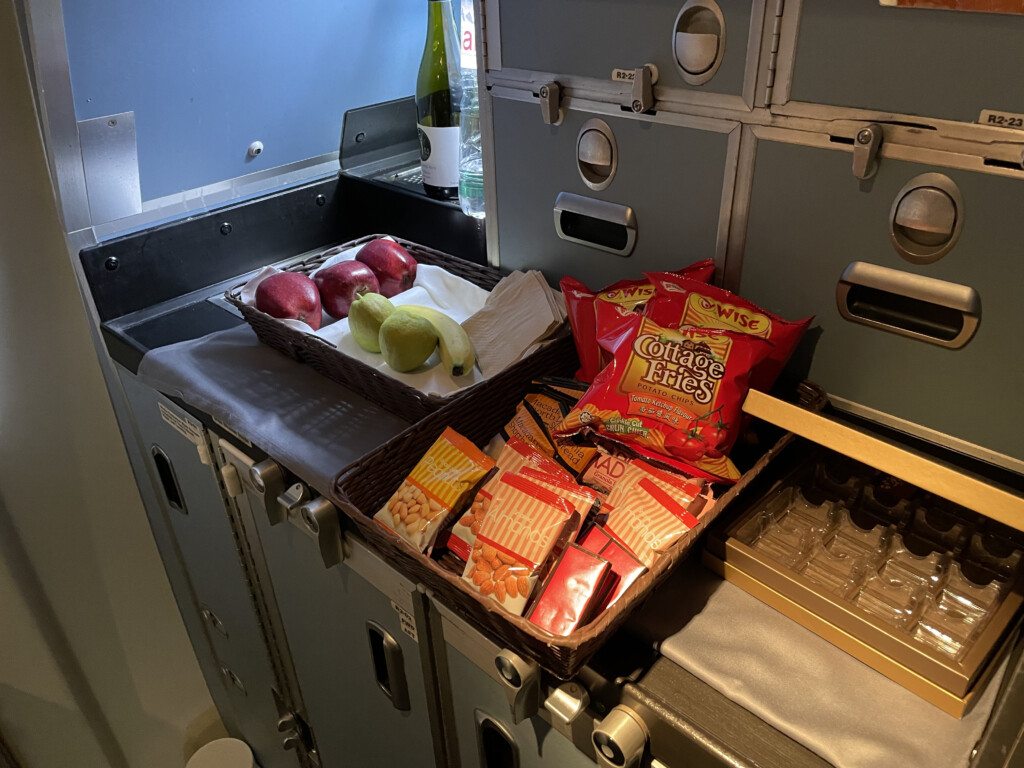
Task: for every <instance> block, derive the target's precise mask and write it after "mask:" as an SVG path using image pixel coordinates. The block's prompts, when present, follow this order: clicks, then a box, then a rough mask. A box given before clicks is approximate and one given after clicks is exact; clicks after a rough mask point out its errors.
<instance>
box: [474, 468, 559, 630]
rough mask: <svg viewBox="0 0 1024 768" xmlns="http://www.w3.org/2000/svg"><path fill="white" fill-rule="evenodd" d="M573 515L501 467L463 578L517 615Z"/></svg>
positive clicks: (549, 495)
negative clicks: (503, 471) (503, 472)
mask: <svg viewBox="0 0 1024 768" xmlns="http://www.w3.org/2000/svg"><path fill="white" fill-rule="evenodd" d="M578 520H579V516H578V515H577V513H575V512H573V510H572V507H571V505H570V504H569V503H568V502H567V501H565V500H564V499H562V498H560V497H559V496H557V495H556V494H555V493H553V492H552V491H549V490H548V489H547V488H542V487H541V486H540V485H538V484H537V483H534V482H532V481H531V480H529V479H527V478H524V477H520V476H519V475H514V474H511V473H505V474H504V475H502V476H501V479H500V480H499V481H498V485H497V487H496V488H495V490H494V496H493V497H492V499H491V507H490V510H489V511H488V513H487V517H486V518H484V521H483V525H482V526H481V528H480V533H479V535H478V536H477V539H476V543H475V545H474V546H473V549H472V551H471V552H470V556H469V560H468V561H467V563H466V568H465V570H464V571H463V573H462V578H463V579H465V580H466V581H467V582H468V583H469V584H471V585H472V587H473V588H474V589H475V590H477V591H478V592H479V593H480V594H482V595H485V596H487V597H490V598H491V599H492V600H495V601H497V602H498V603H500V604H501V605H502V606H504V607H505V608H506V609H507V610H509V611H511V612H512V613H515V614H518V615H522V613H523V610H524V609H525V608H526V605H527V602H528V601H529V598H530V594H531V592H532V591H533V588H534V585H535V584H536V582H537V580H538V578H540V575H541V571H542V569H543V568H544V566H545V565H547V564H549V562H550V558H551V556H552V553H553V552H555V551H556V548H564V547H565V545H566V544H567V543H568V540H569V538H570V536H571V533H572V531H574V530H575V528H576V526H577V524H578Z"/></svg>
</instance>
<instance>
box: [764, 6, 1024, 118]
mask: <svg viewBox="0 0 1024 768" xmlns="http://www.w3.org/2000/svg"><path fill="white" fill-rule="evenodd" d="M785 14H786V15H787V17H789V16H792V15H795V14H799V29H798V32H797V37H796V48H795V50H788V51H787V50H786V49H785V48H783V49H782V50H780V52H779V58H780V60H782V59H785V58H786V57H788V56H790V55H792V56H795V61H794V66H793V71H792V83H791V86H790V93H789V100H790V101H797V102H809V103H816V104H831V105H835V106H839V107H856V108H861V109H869V110H873V111H879V112H894V113H897V114H908V115H920V116H923V117H933V118H940V119H946V120H957V121H963V122H973V121H975V120H977V119H978V117H979V115H980V113H981V111H982V110H1001V111H1006V112H1015V113H1024V93H1022V92H1021V90H1020V89H1019V88H1013V87H1011V86H1010V83H1011V82H1013V81H1014V79H1015V78H1016V73H1019V72H1020V71H1021V70H1022V69H1024V46H1022V45H1021V44H1020V42H1021V39H1022V37H1024V16H1013V15H1006V14H994V13H957V12H951V11H943V10H926V9H922V8H892V7H884V6H882V5H879V4H878V3H873V2H863V3H835V2H830V0H803V3H802V8H801V4H799V3H797V4H793V5H792V7H791V5H790V4H789V3H787V5H786V9H785ZM795 22H796V18H787V21H786V24H787V26H789V25H791V24H793V23H795ZM784 39H785V38H784ZM778 95H779V82H778V81H777V82H776V98H778Z"/></svg>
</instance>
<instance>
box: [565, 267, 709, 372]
mask: <svg viewBox="0 0 1024 768" xmlns="http://www.w3.org/2000/svg"><path fill="white" fill-rule="evenodd" d="M668 274H675V275H686V276H687V277H689V278H691V279H694V280H698V281H703V282H706V281H708V280H710V279H711V278H712V277H714V275H715V263H714V262H713V261H712V260H711V259H704V260H703V261H698V262H696V263H694V264H691V265H690V266H688V267H684V268H683V269H680V270H678V271H676V272H672V273H668ZM558 287H559V288H560V289H561V290H562V296H564V297H565V308H566V310H567V312H568V315H569V326H570V327H571V328H572V335H573V338H574V339H575V341H576V352H577V353H578V354H579V357H580V369H579V371H577V372H576V378H577V379H579V380H580V381H586V382H591V381H593V380H594V377H595V376H596V375H597V373H598V371H600V370H601V369H602V368H603V367H604V365H605V364H606V363H607V360H604V362H602V353H601V347H600V346H599V345H598V343H597V315H596V302H598V301H606V302H609V303H611V304H617V305H619V306H621V307H623V308H624V309H627V310H634V309H636V308H637V306H639V305H640V304H643V303H644V302H646V301H647V300H648V299H650V298H651V297H652V296H654V286H653V285H652V284H651V282H650V280H648V279H646V278H644V279H641V280H620V281H619V282H617V283H614V284H612V285H609V286H608V287H607V288H603V289H601V290H600V291H592V290H591V289H589V288H587V286H585V285H584V284H583V283H581V282H580V281H579V280H577V279H576V278H574V277H563V278H562V280H561V281H560V282H559V284H558Z"/></svg>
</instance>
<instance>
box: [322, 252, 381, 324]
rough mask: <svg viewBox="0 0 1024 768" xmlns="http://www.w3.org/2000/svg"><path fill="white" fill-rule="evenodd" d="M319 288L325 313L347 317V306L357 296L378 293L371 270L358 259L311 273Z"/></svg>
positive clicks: (350, 304) (375, 279)
mask: <svg viewBox="0 0 1024 768" xmlns="http://www.w3.org/2000/svg"><path fill="white" fill-rule="evenodd" d="M313 282H315V283H316V286H317V288H319V289H320V301H321V302H322V303H323V307H324V309H325V310H326V311H327V314H329V315H331V316H333V317H338V318H341V317H348V308H349V307H351V306H352V302H353V301H355V300H356V297H357V296H362V295H363V294H364V293H380V286H379V285H377V278H376V276H374V274H373V270H372V269H370V268H369V267H368V266H366V265H365V264H363V263H361V262H358V261H341V262H338V263H337V264H334V265H332V266H330V267H328V268H327V269H321V270H320V271H319V272H317V273H316V274H315V275H313Z"/></svg>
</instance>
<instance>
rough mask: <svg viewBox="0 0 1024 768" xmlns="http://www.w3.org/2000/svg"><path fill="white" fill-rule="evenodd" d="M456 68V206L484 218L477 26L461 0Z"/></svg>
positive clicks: (468, 5)
mask: <svg viewBox="0 0 1024 768" xmlns="http://www.w3.org/2000/svg"><path fill="white" fill-rule="evenodd" d="M460 22H461V23H460V25H459V26H460V30H461V34H460V36H459V37H460V39H459V49H460V56H459V67H460V69H461V71H462V109H461V110H460V115H459V205H461V206H462V211H463V213H465V214H466V215H467V216H473V217H474V218H477V219H482V218H483V217H484V160H483V153H482V151H481V150H482V147H481V140H480V97H479V94H478V92H477V71H476V26H475V25H474V23H473V0H461V14H460Z"/></svg>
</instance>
